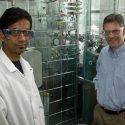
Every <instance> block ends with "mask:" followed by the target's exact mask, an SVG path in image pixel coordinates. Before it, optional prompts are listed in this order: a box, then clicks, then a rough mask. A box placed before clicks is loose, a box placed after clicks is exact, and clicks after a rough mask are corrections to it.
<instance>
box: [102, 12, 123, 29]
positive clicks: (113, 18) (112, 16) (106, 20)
mask: <svg viewBox="0 0 125 125" xmlns="http://www.w3.org/2000/svg"><path fill="white" fill-rule="evenodd" d="M112 22H117V23H118V24H119V25H120V26H121V27H122V26H123V27H124V18H123V16H122V15H121V14H116V13H113V14H109V15H108V16H106V17H105V18H104V21H103V29H104V25H105V24H106V23H112Z"/></svg>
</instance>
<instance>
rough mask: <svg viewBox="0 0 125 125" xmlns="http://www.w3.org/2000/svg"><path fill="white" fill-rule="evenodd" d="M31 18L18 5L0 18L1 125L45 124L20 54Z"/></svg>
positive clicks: (30, 33)
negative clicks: (0, 45)
mask: <svg viewBox="0 0 125 125" xmlns="http://www.w3.org/2000/svg"><path fill="white" fill-rule="evenodd" d="M31 28H32V19H31V16H30V15H29V13H28V12H27V11H25V10H23V9H21V8H18V7H12V8H9V9H7V10H6V11H5V12H4V13H3V15H2V16H1V19H0V38H1V39H2V47H1V50H0V125H45V122H44V110H43V105H42V102H41V99H40V96H39V92H38V89H37V86H36V84H35V81H34V75H33V69H32V67H31V66H30V65H29V63H28V62H27V61H26V60H24V59H23V58H22V56H21V53H23V52H24V51H25V49H26V47H27V45H28V42H29V40H30V39H31V38H32V37H33V35H34V32H33V31H32V30H31Z"/></svg>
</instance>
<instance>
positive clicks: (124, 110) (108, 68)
mask: <svg viewBox="0 0 125 125" xmlns="http://www.w3.org/2000/svg"><path fill="white" fill-rule="evenodd" d="M103 34H104V36H105V39H106V41H107V43H108V45H107V46H106V47H104V48H103V49H102V51H101V53H100V55H99V58H98V61H97V67H96V68H97V75H96V77H95V78H94V80H93V82H94V84H95V89H96V91H97V102H98V104H97V105H96V106H95V109H94V119H93V125H125V43H124V35H125V28H124V18H123V16H122V15H120V14H110V15H108V16H106V17H105V18H104V21H103Z"/></svg>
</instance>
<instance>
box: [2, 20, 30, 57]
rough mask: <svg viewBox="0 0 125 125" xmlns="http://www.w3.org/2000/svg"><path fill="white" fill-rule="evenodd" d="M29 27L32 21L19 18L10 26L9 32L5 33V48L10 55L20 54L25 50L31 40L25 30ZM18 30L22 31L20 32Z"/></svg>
mask: <svg viewBox="0 0 125 125" xmlns="http://www.w3.org/2000/svg"><path fill="white" fill-rule="evenodd" d="M29 29H30V22H29V21H28V20H26V19H22V20H19V21H17V22H16V23H14V24H12V25H10V26H9V27H8V30H7V31H6V32H7V34H3V50H4V52H5V53H6V54H7V55H8V56H11V57H14V56H19V55H20V54H21V53H22V52H24V51H25V49H26V47H27V45H28V42H29V40H30V37H29V36H28V35H26V33H25V31H27V30H29ZM17 31H21V32H20V34H19V33H18V32H17Z"/></svg>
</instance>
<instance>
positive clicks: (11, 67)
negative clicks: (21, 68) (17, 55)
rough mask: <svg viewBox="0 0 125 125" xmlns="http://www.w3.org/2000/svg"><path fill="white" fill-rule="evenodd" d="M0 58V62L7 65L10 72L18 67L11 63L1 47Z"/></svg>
mask: <svg viewBox="0 0 125 125" xmlns="http://www.w3.org/2000/svg"><path fill="white" fill-rule="evenodd" d="M0 60H1V62H2V63H3V64H4V65H5V66H6V67H7V69H8V70H9V71H10V72H15V71H17V70H18V69H17V68H16V67H15V65H14V64H13V63H12V61H11V60H10V59H9V58H8V57H7V55H6V54H5V53H4V51H3V49H2V48H1V49H0Z"/></svg>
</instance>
